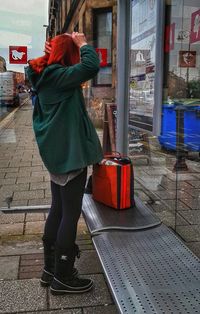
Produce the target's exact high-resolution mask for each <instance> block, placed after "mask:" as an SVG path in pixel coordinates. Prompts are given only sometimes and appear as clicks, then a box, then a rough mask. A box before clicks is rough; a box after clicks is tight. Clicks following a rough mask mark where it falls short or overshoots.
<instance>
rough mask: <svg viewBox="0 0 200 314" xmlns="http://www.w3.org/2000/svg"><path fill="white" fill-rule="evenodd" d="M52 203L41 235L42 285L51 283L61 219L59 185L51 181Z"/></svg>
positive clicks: (45, 285)
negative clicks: (42, 251)
mask: <svg viewBox="0 0 200 314" xmlns="http://www.w3.org/2000/svg"><path fill="white" fill-rule="evenodd" d="M51 194H52V205H51V208H50V211H49V214H48V217H47V220H46V223H45V227H44V235H43V237H42V240H43V246H44V270H43V273H42V276H41V279H40V283H41V285H42V286H43V287H47V286H49V285H50V284H51V282H52V280H53V276H54V267H55V242H56V237H57V231H58V228H59V225H60V221H61V219H62V202H61V196H60V186H59V185H57V184H55V183H54V182H52V181H51Z"/></svg>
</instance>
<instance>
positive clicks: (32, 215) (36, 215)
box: [26, 213, 45, 222]
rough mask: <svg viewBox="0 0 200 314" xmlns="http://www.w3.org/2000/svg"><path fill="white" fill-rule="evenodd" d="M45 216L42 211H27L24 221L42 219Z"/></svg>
mask: <svg viewBox="0 0 200 314" xmlns="http://www.w3.org/2000/svg"><path fill="white" fill-rule="evenodd" d="M44 219H45V216H44V213H42V214H39V213H27V214H26V222H31V221H44Z"/></svg>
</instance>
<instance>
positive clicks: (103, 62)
mask: <svg viewBox="0 0 200 314" xmlns="http://www.w3.org/2000/svg"><path fill="white" fill-rule="evenodd" d="M96 52H97V53H98V55H99V59H100V67H106V66H108V61H107V58H108V50H107V49H106V48H96Z"/></svg>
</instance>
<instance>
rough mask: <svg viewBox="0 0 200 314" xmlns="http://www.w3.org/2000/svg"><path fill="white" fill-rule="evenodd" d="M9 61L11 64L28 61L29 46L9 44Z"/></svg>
mask: <svg viewBox="0 0 200 314" xmlns="http://www.w3.org/2000/svg"><path fill="white" fill-rule="evenodd" d="M9 62H10V63H11V64H26V63H27V47H26V46H9Z"/></svg>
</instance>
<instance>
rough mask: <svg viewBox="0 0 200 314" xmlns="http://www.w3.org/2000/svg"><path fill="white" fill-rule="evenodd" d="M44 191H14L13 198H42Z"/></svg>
mask: <svg viewBox="0 0 200 314" xmlns="http://www.w3.org/2000/svg"><path fill="white" fill-rule="evenodd" d="M43 197H44V191H43V190H35V191H19V192H15V193H14V196H13V200H29V199H35V198H36V199H37V198H43Z"/></svg>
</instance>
